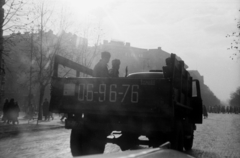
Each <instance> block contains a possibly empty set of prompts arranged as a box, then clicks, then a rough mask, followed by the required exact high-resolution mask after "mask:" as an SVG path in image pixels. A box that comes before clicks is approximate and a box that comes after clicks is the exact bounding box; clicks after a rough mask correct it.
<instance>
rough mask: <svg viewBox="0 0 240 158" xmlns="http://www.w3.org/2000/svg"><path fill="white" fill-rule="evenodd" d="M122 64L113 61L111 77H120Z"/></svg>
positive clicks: (118, 61)
mask: <svg viewBox="0 0 240 158" xmlns="http://www.w3.org/2000/svg"><path fill="white" fill-rule="evenodd" d="M120 63H121V62H120V60H119V59H114V60H112V68H111V69H110V70H109V76H110V77H119V68H120Z"/></svg>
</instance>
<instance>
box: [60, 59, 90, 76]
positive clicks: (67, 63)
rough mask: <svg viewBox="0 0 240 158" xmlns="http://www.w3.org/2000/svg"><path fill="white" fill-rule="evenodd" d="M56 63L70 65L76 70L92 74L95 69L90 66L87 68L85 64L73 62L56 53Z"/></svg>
mask: <svg viewBox="0 0 240 158" xmlns="http://www.w3.org/2000/svg"><path fill="white" fill-rule="evenodd" d="M55 64H56V65H57V66H58V65H59V64H61V65H63V66H66V67H69V68H71V69H74V70H76V71H77V72H82V73H85V74H87V75H90V76H92V74H93V70H92V69H90V68H87V67H85V66H83V65H80V64H78V63H76V62H73V61H71V60H69V59H67V58H64V57H61V56H60V55H55ZM55 67H56V66H55Z"/></svg>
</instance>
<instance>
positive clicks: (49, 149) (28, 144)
mask: <svg viewBox="0 0 240 158" xmlns="http://www.w3.org/2000/svg"><path fill="white" fill-rule="evenodd" d="M69 138H70V130H67V129H64V128H61V129H54V130H46V131H35V132H26V133H20V134H12V135H10V136H7V137H6V138H1V139H0V157H1V158H5V157H8V158H14V157H19V158H23V157H24V158H33V157H44V158H46V157H59V158H66V157H72V156H71V153H70V148H69V146H70V145H69ZM239 149H240V114H238V115H236V114H209V117H208V118H207V119H204V122H203V124H201V125H197V130H196V132H195V141H194V145H193V150H192V151H191V152H188V154H189V155H192V156H194V157H204V158H208V157H209V158H215V157H216V158H218V157H234V158H235V157H236V158H238V157H240V150H239ZM119 151H121V150H120V148H119V147H118V146H117V145H114V144H107V145H106V148H105V153H109V152H119Z"/></svg>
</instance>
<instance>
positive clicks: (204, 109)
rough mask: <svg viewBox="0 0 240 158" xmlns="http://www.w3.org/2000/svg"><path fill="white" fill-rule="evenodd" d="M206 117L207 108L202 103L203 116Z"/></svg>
mask: <svg viewBox="0 0 240 158" xmlns="http://www.w3.org/2000/svg"><path fill="white" fill-rule="evenodd" d="M207 117H208V113H207V108H206V106H205V105H203V118H204V119H206V118H207Z"/></svg>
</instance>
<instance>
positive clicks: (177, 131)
mask: <svg viewBox="0 0 240 158" xmlns="http://www.w3.org/2000/svg"><path fill="white" fill-rule="evenodd" d="M183 136H184V132H183V125H182V123H181V122H180V121H176V122H175V127H174V131H173V132H172V136H171V138H170V140H171V147H172V149H175V150H178V151H183V146H184V142H183V141H184V138H183Z"/></svg>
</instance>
